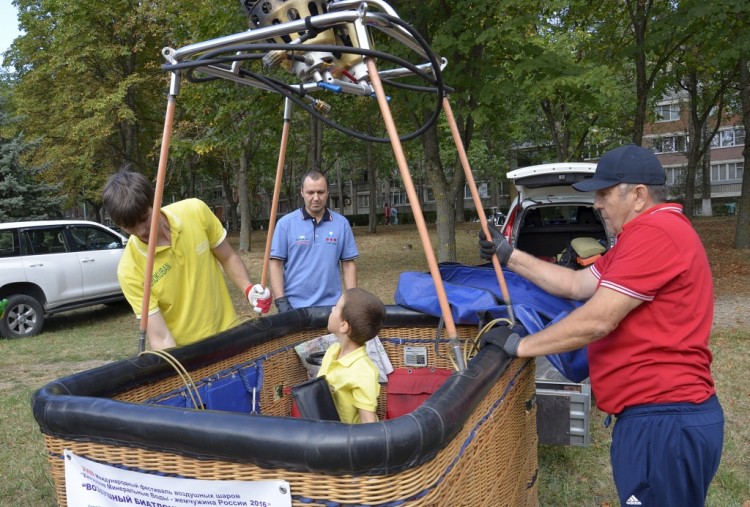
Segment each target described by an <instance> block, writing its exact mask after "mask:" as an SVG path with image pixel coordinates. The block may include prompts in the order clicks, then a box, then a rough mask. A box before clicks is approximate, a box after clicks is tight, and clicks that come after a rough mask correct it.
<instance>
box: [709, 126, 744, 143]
mask: <svg viewBox="0 0 750 507" xmlns="http://www.w3.org/2000/svg"><path fill="white" fill-rule="evenodd" d="M744 144H745V128H744V127H734V128H730V129H725V130H720V131H719V132H717V133H716V135H715V136H714V138H713V139H712V140H711V148H725V147H728V146H742V145H744Z"/></svg>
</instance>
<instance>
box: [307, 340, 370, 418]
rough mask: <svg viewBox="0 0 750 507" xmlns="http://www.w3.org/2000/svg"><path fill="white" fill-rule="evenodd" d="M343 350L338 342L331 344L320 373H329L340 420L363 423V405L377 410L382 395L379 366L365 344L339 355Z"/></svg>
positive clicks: (364, 407) (329, 383) (367, 408)
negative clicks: (361, 410)
mask: <svg viewBox="0 0 750 507" xmlns="http://www.w3.org/2000/svg"><path fill="white" fill-rule="evenodd" d="M340 351H341V345H340V344H339V343H333V344H331V346H330V347H328V350H326V353H325V356H323V362H322V363H321V365H320V370H319V371H318V376H319V377H320V376H321V375H325V376H326V381H327V382H328V386H329V387H330V388H331V394H332V395H333V402H334V403H335V405H336V410H338V413H339V418H340V419H341V422H345V423H349V424H357V423H359V422H361V421H360V419H359V409H360V408H361V409H364V410H369V411H370V412H376V411H377V408H378V396H379V395H380V384H378V368H377V367H376V366H375V364H374V363H373V362H372V360H371V359H370V357H369V356H368V355H367V350H366V349H365V347H364V346H362V347H359V348H358V349H356V350H354V351H352V352H349V353H348V354H347V355H345V356H344V357H339V352H340Z"/></svg>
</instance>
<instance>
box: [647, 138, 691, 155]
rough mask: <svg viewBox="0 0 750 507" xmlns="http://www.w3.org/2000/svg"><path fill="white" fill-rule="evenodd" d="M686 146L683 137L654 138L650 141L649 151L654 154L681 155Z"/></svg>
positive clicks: (685, 140)
mask: <svg viewBox="0 0 750 507" xmlns="http://www.w3.org/2000/svg"><path fill="white" fill-rule="evenodd" d="M686 146H687V138H686V136H685V135H674V136H662V137H655V138H653V139H652V140H651V150H652V151H653V152H654V153H682V152H684V151H685V150H686Z"/></svg>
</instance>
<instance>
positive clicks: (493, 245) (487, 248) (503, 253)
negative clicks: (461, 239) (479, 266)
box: [479, 225, 513, 266]
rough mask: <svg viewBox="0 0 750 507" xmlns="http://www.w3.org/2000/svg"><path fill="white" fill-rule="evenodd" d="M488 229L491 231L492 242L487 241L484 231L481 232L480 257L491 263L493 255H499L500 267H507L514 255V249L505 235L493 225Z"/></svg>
mask: <svg viewBox="0 0 750 507" xmlns="http://www.w3.org/2000/svg"><path fill="white" fill-rule="evenodd" d="M487 227H488V229H489V230H490V235H491V236H492V241H488V240H487V238H486V237H485V236H484V231H480V232H479V256H480V257H481V258H482V259H486V260H488V261H489V260H492V255H493V254H497V260H499V261H500V265H501V266H505V265H506V264H508V260H509V259H510V254H512V253H513V247H512V246H510V243H508V240H507V239H505V236H503V233H502V232H500V230H499V229H498V228H497V227H495V226H493V225H488V226H487Z"/></svg>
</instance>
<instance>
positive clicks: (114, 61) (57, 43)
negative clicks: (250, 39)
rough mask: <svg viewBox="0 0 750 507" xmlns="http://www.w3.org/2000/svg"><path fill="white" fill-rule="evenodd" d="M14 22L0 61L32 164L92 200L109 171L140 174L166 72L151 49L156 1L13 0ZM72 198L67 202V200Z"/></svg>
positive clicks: (157, 35)
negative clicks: (31, 149)
mask: <svg viewBox="0 0 750 507" xmlns="http://www.w3.org/2000/svg"><path fill="white" fill-rule="evenodd" d="M16 4H17V6H18V8H19V24H20V28H21V29H22V30H23V31H24V32H25V33H24V34H23V35H21V36H20V37H19V38H17V39H16V41H15V43H14V45H13V47H12V49H11V51H10V54H9V57H8V59H6V63H10V64H12V65H13V66H14V68H15V69H16V76H15V79H16V82H17V86H16V91H15V102H16V107H17V110H18V112H19V114H21V115H22V116H23V125H24V131H25V133H26V135H27V137H28V138H30V139H37V138H38V139H40V144H39V148H38V150H36V151H35V153H34V160H35V163H37V164H41V163H44V164H46V165H48V167H49V169H48V171H46V175H45V177H46V178H47V179H48V181H54V182H60V183H61V184H62V189H63V191H64V193H65V194H66V195H68V196H71V201H75V200H76V196H79V195H82V194H83V195H84V196H85V198H87V199H89V200H90V201H91V202H92V203H93V202H99V201H100V198H99V194H100V189H101V186H102V185H103V183H104V180H106V178H107V176H108V175H109V174H110V173H112V172H113V171H115V170H117V169H119V168H120V167H123V166H124V165H126V164H131V165H132V166H134V167H135V168H136V169H137V170H140V171H143V172H146V173H150V172H151V168H152V167H153V160H154V151H153V150H154V147H155V146H156V140H157V139H158V138H159V137H160V133H161V129H160V119H161V118H162V117H163V103H164V102H163V98H162V95H163V92H164V90H165V89H166V76H165V75H164V74H163V73H162V72H161V71H160V70H159V68H158V64H159V57H158V55H159V51H160V49H161V45H162V42H163V41H164V40H165V39H166V34H167V32H168V29H169V26H170V20H169V18H167V17H165V16H164V14H165V13H163V12H162V10H160V7H159V6H157V5H155V4H153V3H143V2H135V1H132V0H115V1H112V2H101V1H95V2H73V3H71V2H59V1H57V0H17V2H16ZM72 204H74V202H69V203H68V205H72Z"/></svg>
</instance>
